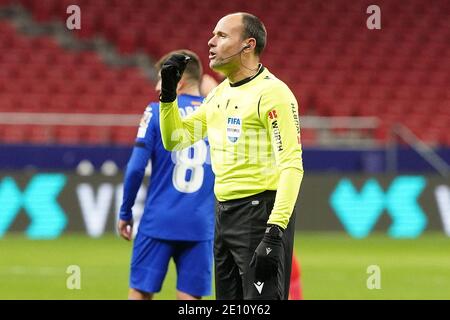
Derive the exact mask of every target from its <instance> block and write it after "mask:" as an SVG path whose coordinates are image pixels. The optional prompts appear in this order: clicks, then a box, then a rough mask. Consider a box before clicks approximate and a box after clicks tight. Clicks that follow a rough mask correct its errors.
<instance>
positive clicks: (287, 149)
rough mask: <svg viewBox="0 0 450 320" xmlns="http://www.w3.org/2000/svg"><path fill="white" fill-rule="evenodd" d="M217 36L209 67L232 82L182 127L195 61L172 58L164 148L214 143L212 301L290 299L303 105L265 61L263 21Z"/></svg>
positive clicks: (224, 29) (225, 24) (241, 23)
mask: <svg viewBox="0 0 450 320" xmlns="http://www.w3.org/2000/svg"><path fill="white" fill-rule="evenodd" d="M212 34H213V36H212V38H211V39H210V40H209V42H208V46H209V48H210V50H209V59H210V62H209V65H210V67H211V68H212V69H213V70H215V71H218V72H220V73H222V74H223V75H225V76H226V79H225V80H224V81H223V82H222V83H221V84H219V85H218V86H217V87H216V88H215V89H214V90H212V91H211V93H210V94H209V95H208V96H207V97H206V99H205V101H204V103H203V104H202V106H201V107H200V108H199V109H198V110H197V111H196V112H194V113H193V114H191V115H189V116H187V117H185V118H184V119H182V118H181V117H180V115H179V112H178V107H177V105H176V104H177V102H176V101H177V100H176V89H177V84H178V81H179V79H180V78H181V75H182V74H183V71H184V69H185V67H186V64H187V63H188V62H189V59H188V58H187V57H185V56H183V55H173V56H172V57H171V58H169V59H168V60H167V62H166V63H165V64H164V65H163V66H162V68H161V81H162V88H161V95H160V102H161V103H160V122H161V134H162V139H163V143H164V147H165V148H166V149H168V150H179V149H183V148H185V147H187V146H189V145H191V144H193V143H195V142H196V141H198V140H200V139H202V138H204V137H205V136H208V139H209V143H210V147H211V162H212V167H213V171H214V173H215V177H216V178H215V186H214V193H215V195H216V198H217V205H216V227H215V244H214V260H215V277H216V280H215V281H216V298H217V299H227V300H228V299H288V293H289V280H290V273H291V264H292V263H291V259H292V250H293V244H294V224H295V221H294V216H292V212H293V211H294V205H295V202H296V199H297V195H298V192H299V189H300V184H301V181H302V178H303V165H302V149H301V142H300V124H299V116H298V111H297V110H298V109H297V108H298V105H297V101H296V99H295V96H294V95H293V94H292V92H291V90H290V89H289V88H288V87H287V86H286V84H284V83H283V82H282V81H281V80H279V79H277V78H276V77H275V76H274V75H273V74H271V73H270V72H269V70H268V69H267V68H265V67H264V66H263V65H262V64H261V63H260V56H261V53H262V52H263V50H264V47H265V45H266V36H267V33H266V29H265V27H264V25H263V23H262V22H261V21H260V20H259V19H258V18H257V17H255V16H254V15H251V14H248V13H234V14H230V15H227V16H225V17H223V18H222V19H220V20H219V22H218V23H217V25H216V27H215V29H214V31H213V33H212ZM190 165H191V166H192V164H190ZM191 170H196V168H195V166H192V168H191ZM191 176H192V175H191ZM186 214H187V215H189V212H186Z"/></svg>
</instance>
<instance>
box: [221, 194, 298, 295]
mask: <svg viewBox="0 0 450 320" xmlns="http://www.w3.org/2000/svg"><path fill="white" fill-rule="evenodd" d="M275 195H276V192H275V191H265V192H263V193H260V194H257V195H253V196H250V197H246V198H242V199H237V200H230V201H224V202H217V203H216V227H215V241H214V262H215V283H216V298H217V299H218V300H233V299H245V300H251V299H282V300H287V299H288V297H289V283H290V276H291V265H292V250H293V246H294V226H295V216H294V214H293V215H292V216H291V219H290V221H289V224H288V226H287V228H286V230H285V232H284V234H283V244H282V245H283V248H284V250H283V254H282V255H281V258H280V262H279V268H278V275H277V277H273V278H272V279H270V280H266V281H265V282H264V285H263V286H264V287H263V289H262V290H261V283H255V275H254V268H250V267H249V264H250V261H251V259H252V257H253V253H254V252H255V249H256V247H257V246H258V245H259V243H260V242H261V240H262V238H263V236H264V232H265V230H266V226H267V221H268V219H269V215H270V213H271V212H272V208H273V205H274V202H275Z"/></svg>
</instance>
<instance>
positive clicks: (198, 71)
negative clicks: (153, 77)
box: [155, 49, 203, 82]
mask: <svg viewBox="0 0 450 320" xmlns="http://www.w3.org/2000/svg"><path fill="white" fill-rule="evenodd" d="M176 53H178V54H184V55H186V56H189V57H190V58H191V60H190V61H189V63H188V64H187V66H186V69H185V70H184V74H185V75H186V77H187V78H188V79H189V80H193V81H197V82H200V81H201V79H202V74H203V68H202V64H201V63H200V58H199V57H198V55H196V54H195V53H194V52H192V51H190V50H186V49H181V50H175V51H171V52H169V53H167V54H165V55H164V56H162V57H161V58H160V59H159V60H158V62H156V64H155V67H156V69H157V70H158V71H160V70H161V67H162V65H163V64H164V62H166V61H167V60H168V59H169V58H170V57H171V56H172V55H173V54H176Z"/></svg>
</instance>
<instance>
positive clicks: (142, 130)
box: [137, 106, 152, 138]
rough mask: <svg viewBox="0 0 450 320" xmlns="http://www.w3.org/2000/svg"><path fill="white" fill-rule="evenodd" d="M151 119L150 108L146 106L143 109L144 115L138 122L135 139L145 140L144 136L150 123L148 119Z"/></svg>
mask: <svg viewBox="0 0 450 320" xmlns="http://www.w3.org/2000/svg"><path fill="white" fill-rule="evenodd" d="M151 117H152V107H151V106H148V107H147V108H145V111H144V114H143V115H142V118H141V121H140V122H139V130H138V134H137V137H138V138H145V134H146V133H147V128H148V124H149V123H150V119H151Z"/></svg>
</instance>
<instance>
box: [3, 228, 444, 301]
mask: <svg viewBox="0 0 450 320" xmlns="http://www.w3.org/2000/svg"><path fill="white" fill-rule="evenodd" d="M295 245H296V253H297V256H298V257H299V258H300V261H301V265H302V286H303V294H304V297H305V299H450V238H447V237H445V236H444V235H443V234H441V233H440V234H434V233H431V234H425V235H423V236H422V237H420V238H419V239H416V240H392V239H390V238H388V237H387V236H385V235H380V234H374V235H371V236H370V237H368V238H366V239H362V240H355V239H352V238H350V237H348V236H346V235H345V234H343V233H301V234H298V235H297V237H296V243H295ZM130 254H131V244H130V243H127V242H125V241H123V240H121V239H119V238H117V237H116V236H113V235H109V236H106V237H103V238H100V239H90V238H87V237H86V236H84V235H68V236H64V237H62V238H60V239H58V240H52V241H31V240H27V239H25V238H24V237H23V236H19V235H13V234H7V235H6V236H5V237H4V238H2V239H0V299H126V297H127V287H128V272H129V271H128V270H129V260H130ZM70 265H76V266H79V267H80V271H81V277H80V284H81V289H80V290H76V289H74V290H69V289H67V285H66V283H67V279H68V277H70V276H71V275H70V274H68V273H66V271H67V268H68V266H70ZM370 265H377V266H379V267H380V271H381V281H380V284H381V288H380V289H372V290H369V289H368V288H367V285H366V284H367V279H368V277H370V276H371V274H368V273H367V268H368V266H370ZM173 297H175V270H174V267H173V265H171V266H170V271H169V274H168V276H167V278H166V282H165V284H164V287H163V290H162V292H161V293H160V294H158V295H157V296H156V298H157V299H172V298H173ZM210 298H213V297H210Z"/></svg>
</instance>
